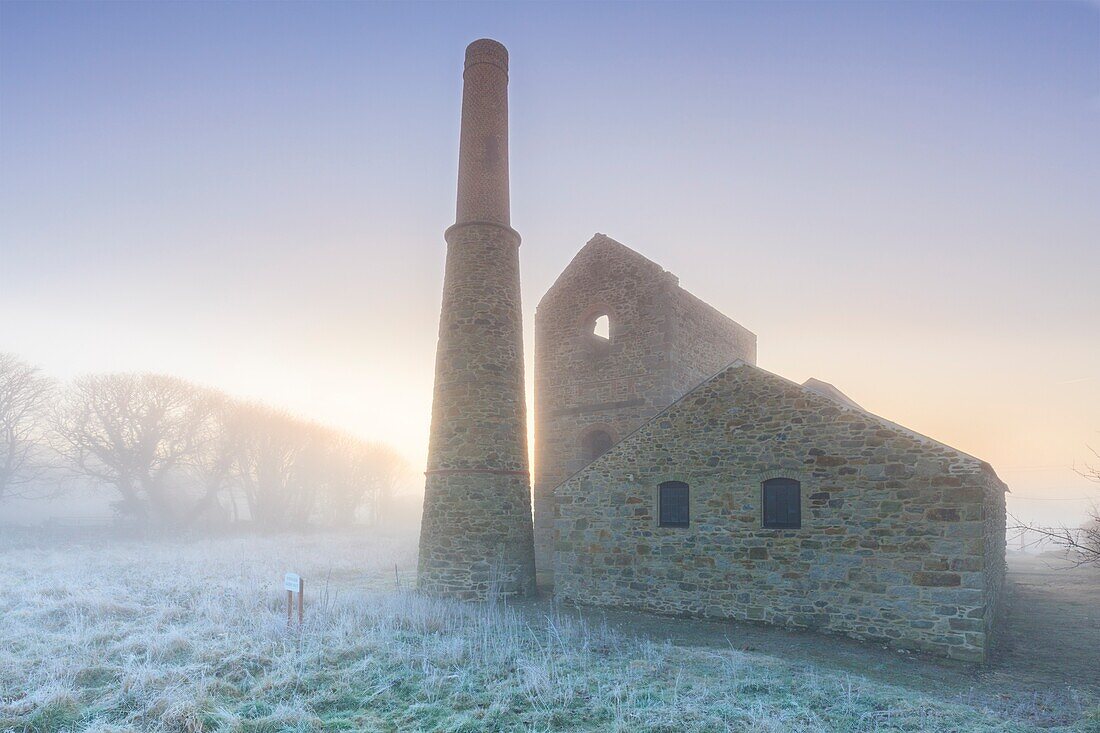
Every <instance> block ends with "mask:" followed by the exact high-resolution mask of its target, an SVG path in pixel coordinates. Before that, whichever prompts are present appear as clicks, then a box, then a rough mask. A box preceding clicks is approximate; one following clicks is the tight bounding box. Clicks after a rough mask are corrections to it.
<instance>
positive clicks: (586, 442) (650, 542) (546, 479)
mask: <svg viewBox="0 0 1100 733" xmlns="http://www.w3.org/2000/svg"><path fill="white" fill-rule="evenodd" d="M464 80H465V82H464V86H463V102H462V134H461V142H460V150H459V190H458V210H457V217H456V223H455V225H454V226H452V227H451V228H450V229H448V230H447V233H446V240H447V245H448V246H447V265H446V274H445V279H444V293H443V308H442V312H441V315H440V327H439V344H438V349H437V361H436V384H435V397H434V401H433V407H432V431H431V439H430V444H429V457H428V466H427V471H426V474H427V482H426V489H425V501H424V519H423V524H422V528H421V540H420V560H419V563H420V564H419V572H418V584H419V587H420V588H421V589H422V590H424V591H426V592H429V593H433V594H437V595H447V596H453V597H459V598H470V599H484V598H487V597H491V596H493V595H495V594H498V593H503V594H512V595H523V594H528V593H531V592H533V591H534V589H535V569H536V566H537V568H538V570H539V571H540V572H541V573H542V574H543V575H544V576H545V577H546V578H547V579H550V578H551V577H552V579H553V583H554V592H555V593H556V594H558V595H559V596H561V597H562V598H564V599H566V600H569V601H573V602H577V603H584V604H596V605H605V606H619V607H626V608H634V609H639V610H644V611H650V612H657V613H664V614H671V615H688V616H700V617H707V618H714V619H738V620H748V621H761V622H768V623H774V624H782V625H787V626H795V627H802V628H812V629H818V630H822V631H828V632H835V633H843V634H847V635H850V636H853V637H857V638H862V639H868V640H875V641H882V642H886V643H888V644H891V645H893V646H896V647H898V648H904V649H916V650H921V651H926V652H930V653H934V654H939V655H942V656H947V657H951V658H955V659H960V660H966V661H978V662H980V661H984V660H985V659H986V658H987V656H988V654H989V650H990V647H991V640H992V638H993V635H992V631H993V627H994V622H995V619H996V616H997V610H998V605H999V600H1000V596H1001V586H1002V584H1003V581H1004V571H1005V557H1004V554H1005V500H1004V492H1005V491H1006V490H1007V487H1006V486H1005V485H1004V484H1003V483H1002V482H1001V481H1000V480H999V479H998V478H997V476H996V474H995V473H994V471H993V469H992V468H991V467H990V466H989V465H988V464H986V463H984V462H983V461H981V460H979V459H977V458H974V457H972V456H969V455H966V454H965V453H962V452H960V451H957V450H955V449H953V448H951V447H949V446H946V445H944V444H942V443H938V442H936V441H935V440H932V439H930V438H927V437H925V436H922V435H919V434H917V433H914V432H912V431H910V430H907V429H905V428H903V427H901V426H899V425H896V424H894V423H892V422H889V421H888V420H885V419H883V418H880V417H877V416H875V415H872V414H871V413H869V412H867V411H865V410H863V409H862V408H861V407H860V406H859V405H857V404H856V403H855V402H853V401H852V400H850V399H849V398H847V397H846V396H845V395H844V394H843V393H841V392H840V391H839V390H837V389H836V388H835V387H833V386H832V385H830V384H828V383H826V382H821V381H819V380H815V379H811V380H808V381H807V382H806V383H804V384H801V385H800V384H796V383H794V382H790V381H788V380H786V379H783V378H782V377H779V376H777V375H775V374H771V373H769V372H767V371H765V370H763V369H761V368H759V367H758V366H756V336H755V335H754V334H753V333H752V332H750V331H748V330H747V329H745V328H744V327H742V326H741V325H739V324H737V323H735V322H734V321H732V320H730V319H729V318H727V317H726V316H724V315H722V314H721V313H719V312H718V311H717V310H715V309H714V308H712V307H710V306H709V305H707V304H706V303H704V302H703V301H701V300H699V299H698V298H696V297H695V296H693V295H691V294H690V293H688V292H687V291H685V290H684V289H682V288H681V287H680V286H679V284H678V281H677V279H676V277H674V276H673V275H672V274H670V273H668V272H666V271H665V270H663V269H662V268H661V267H660V266H659V265H657V264H655V263H653V262H651V261H650V260H648V259H646V258H645V257H643V256H641V255H640V254H638V253H637V252H634V251H633V250H631V249H630V248H628V247H626V246H624V245H622V244H620V243H618V242H616V241H614V240H613V239H610V238H609V237H606V236H604V235H602V234H597V235H596V236H595V237H593V239H592V240H591V241H589V242H588V244H587V245H585V246H584V248H583V249H581V251H580V252H579V253H578V254H577V256H576V257H575V258H574V259H573V261H572V262H571V263H570V264H569V266H568V267H567V268H566V269H565V271H564V272H563V273H562V274H561V276H560V277H559V278H558V279H557V281H556V282H555V283H554V285H553V286H552V287H551V288H550V290H549V291H548V292H547V293H546V295H545V296H544V297H543V298H542V301H541V302H540V303H539V305H538V309H537V312H536V315H535V469H536V470H535V477H534V478H535V481H534V486H533V488H534V492H533V494H534V497H533V503H534V506H533V515H534V516H533V523H532V505H531V501H532V497H531V490H530V488H531V484H530V482H529V477H528V473H527V450H526V446H527V436H526V406H525V404H524V393H523V360H522V346H523V342H522V337H521V324H522V318H521V310H520V299H519V284H520V281H519V255H518V247H519V241H520V240H519V235H518V234H517V233H516V232H515V230H513V229H512V228H511V222H510V216H509V205H508V199H509V191H508V139H507V130H508V115H507V83H508V55H507V51H505V49H504V47H503V46H501V45H500V44H499V43H497V42H495V41H490V40H485V39H483V40H480V41H475V42H474V43H472V44H470V46H469V48H468V49H467V53H466V66H465V74H464Z"/></svg>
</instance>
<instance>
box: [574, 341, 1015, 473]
mask: <svg viewBox="0 0 1100 733" xmlns="http://www.w3.org/2000/svg"><path fill="white" fill-rule="evenodd" d="M814 381H816V380H814ZM822 384H825V383H822ZM829 386H832V385H829ZM833 389H835V387H834V388H833ZM837 393H838V394H841V395H843V393H840V392H839V390H837ZM849 402H850V400H849ZM780 403H782V404H784V405H785V406H786V407H787V410H788V411H790V409H791V407H792V406H793V408H794V410H795V411H797V412H799V413H803V412H804V413H805V416H804V417H803V415H801V414H800V415H799V417H802V418H803V419H802V421H801V422H800V423H799V424H798V425H779V424H776V425H766V423H767V422H768V420H769V408H770V407H775V406H777V405H778V404H780ZM746 427H747V428H749V429H756V430H758V431H760V432H761V433H762V434H768V435H774V436H775V439H777V440H782V441H784V442H786V444H787V445H791V446H801V447H797V448H794V449H792V451H791V452H792V453H797V454H800V455H801V454H804V453H805V454H809V453H810V451H811V450H812V447H813V445H814V440H813V439H812V438H810V437H807V436H809V435H810V434H812V433H814V432H815V431H830V430H834V431H835V430H841V429H844V430H852V429H857V430H860V431H865V430H868V429H873V430H875V431H883V433H885V436H883V439H884V440H895V441H901V442H903V443H904V444H905V448H906V450H910V451H914V452H916V453H923V454H927V456H928V457H930V458H933V457H934V458H935V459H936V460H939V461H941V462H943V463H944V464H945V465H949V466H950V468H949V471H950V473H952V474H958V475H962V474H985V475H986V476H988V477H990V478H992V479H993V480H995V481H996V482H997V483H999V484H1000V485H1001V486H1002V487H1003V488H1004V489H1005V490H1007V488H1008V487H1007V486H1005V485H1004V484H1003V483H1002V482H1000V480H999V479H998V478H997V476H996V473H995V472H994V471H993V468H992V466H990V465H989V464H988V463H986V462H985V461H982V460H981V459H979V458H976V457H974V456H971V455H969V454H967V453H964V452H962V451H960V450H958V449H956V448H952V447H951V446H949V445H947V444H945V443H941V442H939V441H937V440H934V439H932V438H929V437H928V436H926V435H922V434H920V433H917V432H916V431H913V430H910V429H908V428H905V427H903V426H901V425H898V424H897V423H894V422H891V421H890V420H887V419H885V418H882V417H879V416H878V415H874V414H872V413H870V412H867V411H866V410H864V409H863V408H861V407H859V406H858V405H856V404H855V403H854V402H851V404H847V403H846V402H845V401H843V400H840V399H837V398H835V397H833V396H831V395H830V396H825V395H823V394H821V393H820V392H818V391H816V390H814V389H811V388H810V387H809V386H806V385H800V384H797V383H795V382H792V381H790V380H788V379H785V378H783V377H780V376H779V375H777V374H773V373H771V372H769V371H766V370H764V369H761V368H760V367H757V366H755V365H752V364H749V363H747V362H744V361H742V360H740V359H738V360H737V361H735V362H733V363H732V364H730V365H729V366H727V367H726V368H724V369H722V370H721V371H720V372H718V373H717V374H715V375H714V376H712V377H710V378H709V379H706V380H704V381H703V382H702V383H700V384H699V385H698V386H697V387H695V388H694V389H693V390H691V391H690V392H688V393H687V394H685V395H684V396H683V397H681V398H680V399H679V400H677V401H676V402H674V403H672V404H671V405H669V406H668V407H667V408H665V409H664V410H662V411H661V412H659V413H657V414H656V415H654V416H653V417H652V418H650V419H649V420H648V421H647V422H645V423H644V424H643V425H642V426H641V427H639V428H638V429H637V430H635V431H634V432H633V433H630V434H629V435H627V436H626V437H625V438H623V439H622V440H621V441H620V442H619V443H617V444H616V445H615V446H613V447H612V448H611V450H609V451H608V452H607V453H605V454H603V455H602V456H600V457H599V458H597V459H595V460H594V461H592V462H591V463H589V464H588V465H587V466H585V467H584V468H582V469H581V470H580V471H578V472H577V473H576V474H574V477H575V476H579V475H581V474H583V473H585V472H587V471H589V470H593V469H596V468H598V467H599V466H600V464H602V463H606V462H609V461H614V460H617V459H618V458H621V457H623V456H625V455H627V454H630V453H633V454H635V455H638V454H639V453H644V452H646V451H652V450H654V447H655V446H660V445H661V444H662V440H663V439H664V438H666V437H667V438H671V437H672V436H673V435H675V434H679V433H682V432H685V431H691V432H693V433H695V434H696V435H697V437H694V438H693V441H694V442H695V443H697V444H698V446H697V447H698V450H697V451H694V452H695V453H697V454H702V453H705V452H707V451H708V449H709V448H715V447H718V446H720V445H721V444H722V443H723V442H724V440H726V439H725V438H724V437H723V436H724V435H728V434H729V432H728V431H731V430H737V429H741V428H746ZM811 428H812V429H811ZM769 430H771V431H774V432H773V433H768V431H769ZM788 433H790V434H789V435H788ZM663 434H664V435H663ZM886 436H889V437H886ZM787 441H789V442H787ZM693 447H695V446H693ZM572 478H573V477H570V479H568V480H571V479H572ZM563 483H564V482H563Z"/></svg>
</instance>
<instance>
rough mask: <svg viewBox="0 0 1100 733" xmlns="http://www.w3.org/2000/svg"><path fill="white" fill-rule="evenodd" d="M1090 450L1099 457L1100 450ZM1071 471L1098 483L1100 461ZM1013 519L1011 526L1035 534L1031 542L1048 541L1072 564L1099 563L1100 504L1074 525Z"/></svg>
mask: <svg viewBox="0 0 1100 733" xmlns="http://www.w3.org/2000/svg"><path fill="white" fill-rule="evenodd" d="M1089 450H1090V451H1092V454H1093V455H1094V456H1096V458H1097V459H1098V460H1100V453H1097V451H1096V450H1095V449H1093V448H1089ZM1074 471H1076V472H1077V473H1078V474H1080V475H1081V476H1084V477H1085V478H1086V479H1088V480H1089V481H1094V482H1096V483H1100V462H1098V463H1096V464H1091V463H1086V464H1085V467H1084V468H1076V467H1075V468H1074ZM1013 520H1014V521H1015V522H1016V525H1015V526H1014V527H1013V529H1015V530H1017V531H1019V532H1022V533H1023V532H1026V533H1031V534H1034V535H1035V536H1036V537H1037V540H1036V541H1035V542H1033V543H1032V544H1040V545H1042V544H1050V545H1054V546H1055V547H1060V548H1062V549H1063V550H1065V552H1066V556H1067V557H1068V558H1069V560H1070V561H1071V562H1072V563H1073V566H1074V567H1079V566H1081V565H1096V564H1100V507H1098V506H1097V505H1096V504H1095V503H1094V504H1093V505H1092V507H1091V508H1090V509H1089V518H1088V519H1087V520H1086V521H1085V523H1084V524H1082V525H1081V526H1080V527H1076V528H1074V527H1067V526H1066V525H1064V524H1063V525H1061V526H1059V527H1041V526H1038V525H1036V524H1034V523H1031V524H1028V523H1025V522H1021V521H1020V520H1018V519H1016V518H1015V517H1013Z"/></svg>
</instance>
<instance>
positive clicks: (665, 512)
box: [657, 481, 691, 527]
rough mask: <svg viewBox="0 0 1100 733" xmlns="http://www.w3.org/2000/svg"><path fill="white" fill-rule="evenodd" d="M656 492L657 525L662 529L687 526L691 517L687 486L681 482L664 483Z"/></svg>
mask: <svg viewBox="0 0 1100 733" xmlns="http://www.w3.org/2000/svg"><path fill="white" fill-rule="evenodd" d="M657 491H658V496H657V504H658V507H657V509H658V514H657V523H658V524H659V525H660V526H662V527H686V526H688V521H689V519H690V517H691V510H690V504H689V502H688V485H687V484H685V483H684V482H683V481H665V482H664V483H663V484H661V485H660V486H659V487H657Z"/></svg>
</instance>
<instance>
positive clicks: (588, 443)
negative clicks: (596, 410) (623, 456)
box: [582, 430, 611, 461]
mask: <svg viewBox="0 0 1100 733" xmlns="http://www.w3.org/2000/svg"><path fill="white" fill-rule="evenodd" d="M582 447H583V449H584V457H585V459H587V460H588V461H594V460H596V459H597V458H599V457H600V456H602V455H603V454H604V453H607V452H608V451H609V450H611V435H610V434H609V433H608V432H607V431H606V430H593V431H591V432H589V433H587V434H586V435H585V436H584V440H583V445H582Z"/></svg>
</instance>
